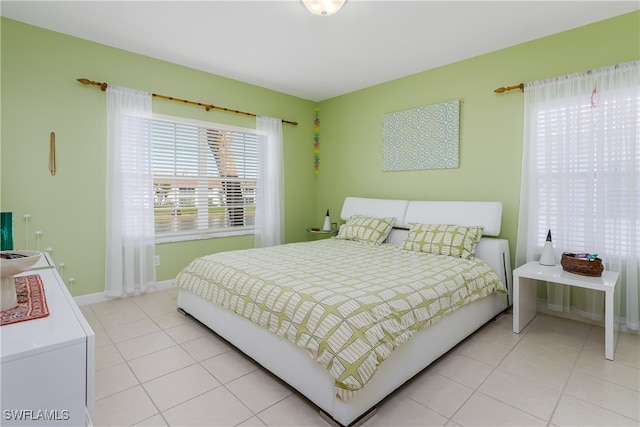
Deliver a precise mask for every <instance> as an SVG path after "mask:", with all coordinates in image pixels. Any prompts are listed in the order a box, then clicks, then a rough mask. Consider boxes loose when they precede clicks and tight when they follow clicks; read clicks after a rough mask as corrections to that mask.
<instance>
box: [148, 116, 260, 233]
mask: <svg viewBox="0 0 640 427" xmlns="http://www.w3.org/2000/svg"><path fill="white" fill-rule="evenodd" d="M152 134H153V191H154V213H155V232H156V237H160V238H162V237H165V238H168V239H169V240H171V238H172V237H173V238H175V239H176V240H179V239H185V238H201V237H208V236H213V235H216V234H220V233H226V234H229V232H231V233H232V234H233V233H241V232H244V233H246V232H250V231H251V230H253V228H254V223H255V202H256V200H255V199H256V183H257V177H258V136H257V135H256V132H255V130H252V129H243V128H229V127H225V126H222V125H218V124H215V123H206V122H199V121H188V120H186V119H179V118H174V117H166V116H158V115H155V116H154V119H153V126H152Z"/></svg>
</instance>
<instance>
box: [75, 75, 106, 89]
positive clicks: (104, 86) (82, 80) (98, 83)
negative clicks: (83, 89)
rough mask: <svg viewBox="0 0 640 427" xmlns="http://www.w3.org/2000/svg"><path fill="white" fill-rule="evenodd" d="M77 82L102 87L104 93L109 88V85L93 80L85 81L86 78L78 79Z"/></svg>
mask: <svg viewBox="0 0 640 427" xmlns="http://www.w3.org/2000/svg"><path fill="white" fill-rule="evenodd" d="M76 80H77V81H79V82H80V83H82V84H85V85H94V86H100V90H102V91H103V92H104V91H105V90H107V86H108V84H107V83H100V82H94V81H93V80H89V79H84V78H82V79H76Z"/></svg>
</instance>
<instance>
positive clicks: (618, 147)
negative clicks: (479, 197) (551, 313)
mask: <svg viewBox="0 0 640 427" xmlns="http://www.w3.org/2000/svg"><path fill="white" fill-rule="evenodd" d="M639 79H640V61H634V62H630V63H624V64H619V65H616V66H610V67H604V68H600V69H597V70H591V71H588V72H583V73H577V74H573V75H569V76H564V77H558V78H554V79H549V80H544V81H536V82H533V83H529V84H527V85H526V86H525V117H524V119H525V124H524V147H523V162H522V189H521V196H520V197H521V199H520V219H519V224H518V244H517V250H516V265H518V266H519V265H522V264H524V263H525V262H527V261H530V260H537V259H539V256H540V253H541V251H542V247H543V245H544V241H545V237H546V233H547V230H548V229H550V230H551V233H552V237H553V244H554V248H555V251H556V261H557V262H558V263H560V257H561V253H562V252H563V251H570V252H590V253H598V254H599V257H600V258H602V259H603V262H604V265H605V268H606V269H607V270H613V271H618V272H620V282H619V285H618V288H617V289H616V294H617V296H618V297H619V298H620V299H619V303H620V304H619V311H620V312H619V315H620V317H621V319H620V321H621V322H622V324H621V326H623V328H626V329H629V330H638V327H639V321H638V306H639V296H638V277H639V275H638V268H639V265H640V262H639V261H640V260H639V257H640V253H639V251H640V249H639V245H640V132H639V128H640V81H639ZM547 301H548V306H547V308H548V309H549V310H557V311H563V312H565V313H571V314H573V315H578V316H582V317H586V318H588V319H591V320H600V319H601V318H602V312H603V296H602V292H597V291H588V290H583V289H579V288H576V287H571V288H569V287H562V286H561V285H552V284H548V285H547Z"/></svg>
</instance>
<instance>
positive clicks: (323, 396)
mask: <svg viewBox="0 0 640 427" xmlns="http://www.w3.org/2000/svg"><path fill="white" fill-rule="evenodd" d="M354 214H361V215H369V216H376V217H388V216H394V217H396V218H397V219H396V223H395V227H397V228H396V229H394V230H393V231H392V232H391V234H390V236H389V238H388V242H387V243H389V244H399V243H400V242H402V240H403V239H404V237H403V236H405V235H406V233H407V230H406V228H408V227H409V223H412V222H418V223H428V224H458V225H468V226H471V225H482V226H484V227H485V228H484V233H483V236H498V235H499V234H500V224H501V219H502V205H501V203H499V202H426V201H408V200H389V199H366V198H357V197H347V198H346V200H345V202H344V205H343V208H342V213H341V218H342V219H343V220H346V219H348V218H349V217H350V216H351V215H354ZM476 256H477V257H478V258H480V259H482V260H484V261H485V262H487V263H488V264H489V265H490V266H491V267H492V268H493V269H494V270H495V271H496V273H497V274H498V276H499V277H500V279H501V280H502V281H503V283H505V284H506V285H507V288H508V290H509V295H511V262H510V254H509V244H508V241H507V240H504V239H498V238H492V237H483V238H482V239H481V240H480V243H479V244H478V248H477V251H476ZM509 302H510V297H509V296H505V295H504V294H492V295H490V296H488V297H486V298H483V299H481V300H478V301H475V302H473V303H472V304H470V305H468V306H465V307H463V308H461V309H459V310H457V311H455V312H453V313H452V314H450V315H448V316H446V317H445V318H444V319H442V320H440V321H439V322H438V323H436V324H435V325H433V326H431V327H430V328H428V329H425V330H422V331H420V332H418V333H417V334H416V335H414V336H413V337H412V338H411V340H409V341H408V342H407V343H405V344H404V345H402V346H400V347H399V348H397V349H396V350H395V351H394V352H393V353H392V354H391V356H389V358H388V359H387V360H385V361H384V363H382V364H381V365H380V367H379V368H378V370H377V372H376V373H375V375H374V376H373V378H372V379H371V380H370V381H369V383H367V385H366V386H365V387H364V388H363V389H362V391H361V392H359V393H358V394H356V396H355V397H353V398H351V399H350V400H348V401H346V402H344V401H342V400H340V399H338V398H337V397H336V395H335V384H334V380H333V378H332V377H331V376H330V375H329V373H328V372H327V371H326V370H325V369H324V368H323V367H321V366H320V365H317V364H315V363H314V362H313V360H312V359H311V357H310V356H309V354H308V352H307V351H306V350H305V349H303V348H301V347H298V346H296V345H295V344H293V343H291V342H290V341H288V340H287V339H285V338H283V337H280V336H278V335H276V334H273V333H271V332H269V331H268V330H266V329H264V328H262V327H260V326H258V325H256V324H255V323H253V322H251V321H250V320H247V319H245V318H244V317H241V316H239V315H237V314H235V313H233V312H231V311H229V310H227V309H225V308H222V307H220V306H217V305H215V304H213V303H212V302H210V301H208V300H206V299H204V298H202V297H200V296H198V295H195V294H193V293H191V292H189V291H186V290H184V289H182V288H178V307H179V309H182V310H184V311H185V312H186V313H188V314H190V315H191V316H193V317H194V318H196V319H197V320H199V321H200V322H202V323H203V324H205V325H206V326H208V327H209V328H210V329H212V330H213V331H214V332H216V333H217V334H218V335H220V336H221V337H223V338H224V339H226V340H227V341H229V342H230V343H231V344H233V345H234V346H235V347H237V348H238V349H240V350H241V351H243V352H244V353H245V354H246V355H248V356H249V357H251V358H252V359H254V360H255V361H256V362H258V363H259V364H260V365H262V366H263V367H264V368H266V369H267V370H269V371H270V372H272V373H273V374H274V375H276V376H277V377H279V378H280V379H282V380H283V381H284V382H286V383H287V384H289V385H290V386H292V387H293V388H294V389H296V390H297V391H298V392H300V393H301V394H302V395H304V396H306V397H307V398H308V399H309V400H310V401H311V402H312V403H313V404H315V405H316V406H317V407H319V408H320V409H321V413H322V412H324V414H323V415H324V416H325V418H327V419H328V420H329V421H333V423H335V424H340V425H344V426H347V425H351V424H356V423H361V422H363V421H364V420H366V419H367V418H368V417H369V416H370V415H371V414H372V413H373V411H371V410H372V409H374V408H375V406H376V405H377V404H378V403H379V402H380V401H381V400H383V399H384V398H385V397H386V396H388V395H389V394H390V393H392V392H393V391H394V390H396V389H397V388H398V387H400V386H401V385H402V384H404V383H405V382H406V381H407V380H409V379H411V378H412V377H413V376H415V375H416V374H417V373H419V372H420V371H422V370H423V369H424V368H426V367H427V366H429V365H430V364H431V363H432V362H433V361H435V360H436V359H438V358H439V357H440V356H442V355H443V354H444V353H446V352H447V351H449V350H450V349H452V348H453V347H455V346H456V345H457V344H458V343H459V342H461V341H462V340H464V339H465V338H466V337H467V336H469V335H470V334H472V333H473V332H474V331H476V330H477V329H478V328H480V327H481V326H482V325H484V324H485V323H487V322H488V321H490V320H491V319H493V318H495V317H496V316H497V315H499V314H500V313H501V312H503V311H504V310H505V309H507V308H508V307H509V305H510V303H509ZM267 348H268V349H269V351H267V352H265V351H264V349H267Z"/></svg>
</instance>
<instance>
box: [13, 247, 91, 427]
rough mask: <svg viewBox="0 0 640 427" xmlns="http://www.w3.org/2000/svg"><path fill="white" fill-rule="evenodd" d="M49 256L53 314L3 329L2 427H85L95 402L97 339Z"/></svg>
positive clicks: (45, 279)
mask: <svg viewBox="0 0 640 427" xmlns="http://www.w3.org/2000/svg"><path fill="white" fill-rule="evenodd" d="M53 265H54V264H53V262H52V261H51V258H49V256H48V255H46V254H45V255H44V256H43V257H42V259H41V260H40V262H38V264H36V266H34V268H33V269H32V270H30V271H27V272H24V273H22V274H21V275H25V276H26V275H33V274H38V275H39V276H40V278H41V280H42V283H43V287H44V293H45V298H46V303H47V306H48V308H49V315H48V316H47V317H43V318H40V319H33V320H27V321H23V322H19V323H13V324H8V325H3V326H0V345H1V347H0V355H1V362H2V365H1V368H0V383H1V391H0V407H1V409H2V413H1V414H0V416H1V419H0V425H3V426H27V425H37V426H85V425H91V420H90V418H89V412H88V411H90V410H92V409H93V399H94V372H95V365H94V358H95V353H94V348H95V335H94V333H93V331H92V329H91V327H90V326H89V324H88V323H87V321H86V319H85V318H84V316H83V315H82V312H81V311H80V309H79V308H78V305H77V304H76V303H75V301H74V300H73V298H72V297H71V294H70V293H69V291H68V290H67V287H66V286H65V284H64V282H63V280H62V278H61V277H60V275H59V274H58V272H57V271H56V269H55V268H53Z"/></svg>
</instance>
